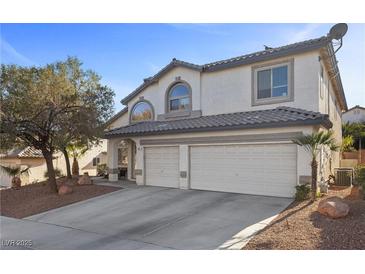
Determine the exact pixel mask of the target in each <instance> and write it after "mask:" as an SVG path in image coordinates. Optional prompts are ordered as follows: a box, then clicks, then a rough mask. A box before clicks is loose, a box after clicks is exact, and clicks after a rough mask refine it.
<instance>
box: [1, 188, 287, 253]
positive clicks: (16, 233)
mask: <svg viewBox="0 0 365 274" xmlns="http://www.w3.org/2000/svg"><path fill="white" fill-rule="evenodd" d="M291 201H292V200H291V199H286V198H274V197H264V196H253V195H242V194H232V193H222V192H212V191H198V190H180V189H170V188H162V187H147V186H144V187H138V186H136V185H130V186H129V187H126V188H123V189H121V190H119V191H116V192H112V193H109V194H106V195H104V196H100V197H96V198H92V199H90V200H87V201H83V202H80V203H76V204H72V205H68V206H65V207H62V208H58V209H55V210H51V211H48V212H45V213H42V214H38V215H34V216H31V217H28V218H26V219H23V220H18V219H12V218H7V217H1V219H0V220H1V223H0V228H1V230H0V233H1V239H2V240H32V243H33V245H32V246H31V247H30V248H33V249H217V248H219V247H221V246H222V244H223V243H227V241H229V240H230V239H231V238H232V236H234V235H236V234H237V233H238V232H239V231H242V230H243V229H244V228H246V227H249V226H251V225H253V224H256V223H258V222H260V221H262V220H265V219H267V218H270V217H272V216H274V215H276V214H278V213H279V212H280V211H282V210H283V209H284V208H286V207H287V206H288V205H289V204H290V203H291ZM2 243H3V241H2ZM5 243H7V242H5ZM1 248H29V247H22V246H20V247H19V246H18V247H9V246H4V244H2V246H1Z"/></svg>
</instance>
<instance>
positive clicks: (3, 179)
mask: <svg viewBox="0 0 365 274" xmlns="http://www.w3.org/2000/svg"><path fill="white" fill-rule="evenodd" d="M0 165H2V166H11V167H17V166H20V167H21V168H22V169H26V168H29V170H28V171H29V172H28V173H23V174H22V176H21V180H22V185H27V184H30V183H32V182H34V181H37V180H39V181H40V180H43V179H44V166H45V160H44V158H43V155H42V152H41V151H40V150H37V149H34V148H31V147H26V148H24V149H12V150H10V151H9V152H7V153H6V154H1V155H0ZM11 180H12V178H11V177H9V176H8V175H7V174H6V173H5V172H4V171H3V170H1V169H0V185H1V186H11Z"/></svg>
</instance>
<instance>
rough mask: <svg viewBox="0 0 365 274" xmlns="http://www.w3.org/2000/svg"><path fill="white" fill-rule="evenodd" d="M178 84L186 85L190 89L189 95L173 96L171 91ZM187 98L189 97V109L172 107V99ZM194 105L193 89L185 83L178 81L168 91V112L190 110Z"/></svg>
mask: <svg viewBox="0 0 365 274" xmlns="http://www.w3.org/2000/svg"><path fill="white" fill-rule="evenodd" d="M177 86H184V87H185V88H186V89H187V90H188V94H187V95H183V96H175V97H172V96H171V93H172V90H173V89H174V88H175V87H177ZM185 98H188V99H189V107H188V108H187V109H176V110H172V109H171V101H173V100H181V99H185ZM191 108H192V106H191V90H190V87H189V86H188V85H186V84H185V83H181V82H179V83H176V84H174V85H173V86H172V87H171V88H170V90H169V91H168V95H167V111H168V112H181V111H189V110H191Z"/></svg>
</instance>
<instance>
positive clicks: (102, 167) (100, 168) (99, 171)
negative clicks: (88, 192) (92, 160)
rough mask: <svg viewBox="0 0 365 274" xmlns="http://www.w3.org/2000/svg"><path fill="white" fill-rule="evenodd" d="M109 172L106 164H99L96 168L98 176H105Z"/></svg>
mask: <svg viewBox="0 0 365 274" xmlns="http://www.w3.org/2000/svg"><path fill="white" fill-rule="evenodd" d="M107 171H108V167H107V166H106V164H99V165H98V166H97V167H96V173H97V175H98V176H105V175H106V174H107Z"/></svg>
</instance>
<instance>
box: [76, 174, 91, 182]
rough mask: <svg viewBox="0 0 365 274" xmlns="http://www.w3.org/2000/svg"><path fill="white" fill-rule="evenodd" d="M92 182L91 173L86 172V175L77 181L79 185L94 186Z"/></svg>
mask: <svg viewBox="0 0 365 274" xmlns="http://www.w3.org/2000/svg"><path fill="white" fill-rule="evenodd" d="M92 183H93V182H92V181H91V179H90V176H89V173H87V172H85V173H84V175H82V176H81V177H80V178H79V180H78V181H77V184H78V185H92Z"/></svg>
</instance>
